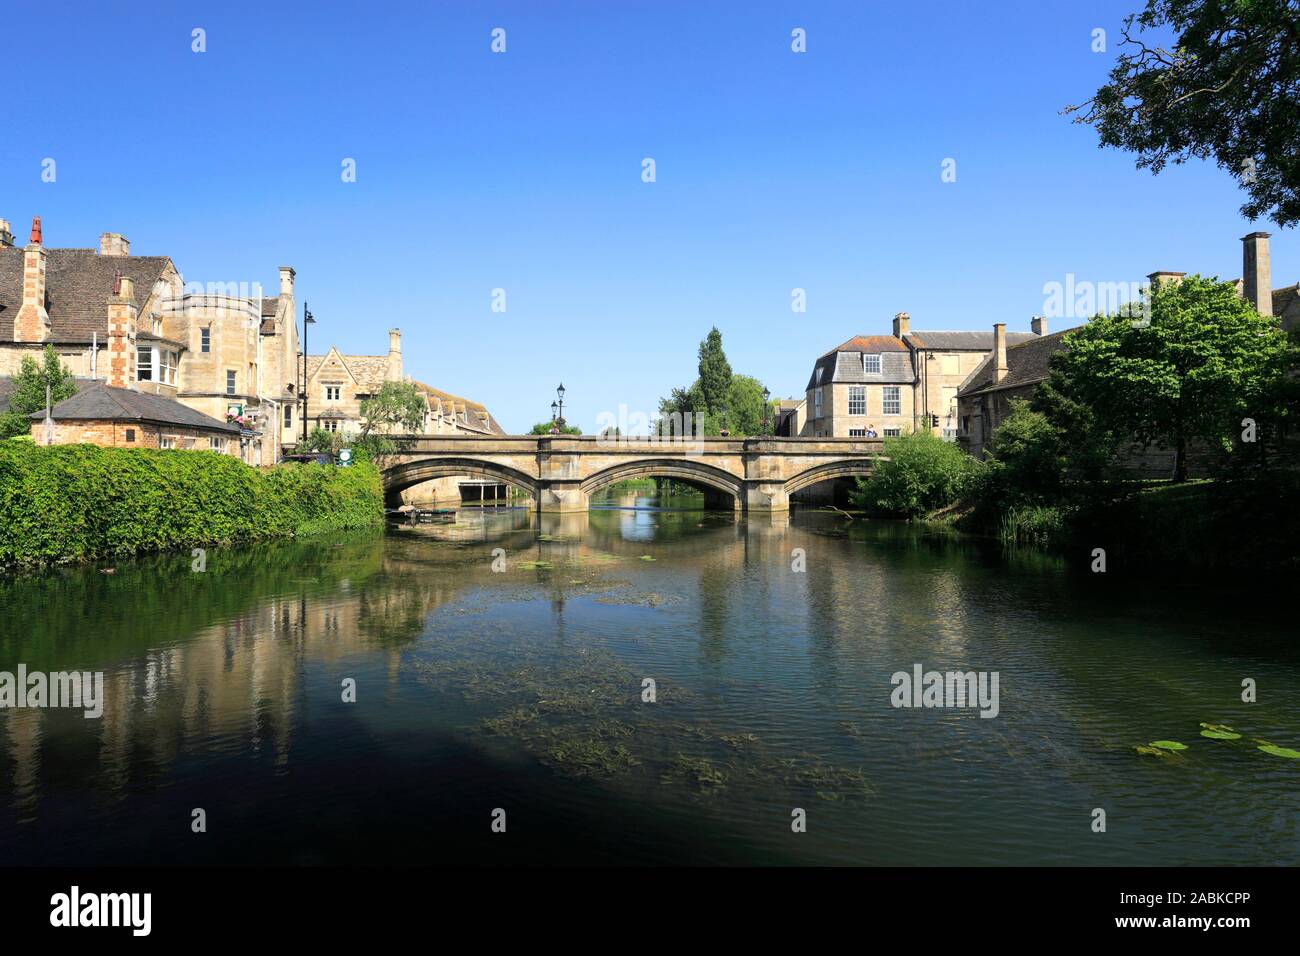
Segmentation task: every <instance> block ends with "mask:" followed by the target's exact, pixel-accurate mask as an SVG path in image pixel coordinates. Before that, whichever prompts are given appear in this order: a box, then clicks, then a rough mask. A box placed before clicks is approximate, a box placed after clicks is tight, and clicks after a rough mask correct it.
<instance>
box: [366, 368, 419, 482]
mask: <svg viewBox="0 0 1300 956" xmlns="http://www.w3.org/2000/svg"><path fill="white" fill-rule="evenodd" d="M428 410H429V403H428V400H427V399H426V398H425V396H424V393H423V392H422V391H420V389H419V388H418V387H417V386H415V385H414V384H412V383H411V382H385V383H384V384H383V385H382V386H380V388H379V392H378V393H377V394H375V395H374V396H372V397H371V398H366V399H362V401H361V431H360V433H359V434H358V435H357V437H356V439H354V440H353V442H352V445H353V447H354V448H357V449H359V450H360V451H362V452H363V453H364V454H365V455H366V456H367V457H369V458H370V460H371V461H375V462H382V461H383V459H384V458H385V457H387V456H389V455H395V454H398V453H399V452H401V451H403V450H404V449H405V448H407V447H408V446H409V445H410V444H411V440H410V439H409V438H398V437H394V436H398V435H412V434H418V433H419V432H420V431H421V430H422V429H423V428H424V419H425V415H426V414H427V413H428Z"/></svg>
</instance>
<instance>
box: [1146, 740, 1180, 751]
mask: <svg viewBox="0 0 1300 956" xmlns="http://www.w3.org/2000/svg"><path fill="white" fill-rule="evenodd" d="M1151 746H1152V747H1159V748H1160V749H1161V750H1186V749H1187V744H1180V743H1179V742H1178V741H1176V740H1153V741H1151Z"/></svg>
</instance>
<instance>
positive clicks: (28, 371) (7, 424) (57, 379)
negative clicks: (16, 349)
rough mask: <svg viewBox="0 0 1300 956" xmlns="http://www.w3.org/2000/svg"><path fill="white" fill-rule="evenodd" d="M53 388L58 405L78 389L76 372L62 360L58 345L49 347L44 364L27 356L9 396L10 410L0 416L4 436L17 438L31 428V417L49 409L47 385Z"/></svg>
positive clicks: (52, 395)
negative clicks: (56, 348)
mask: <svg viewBox="0 0 1300 956" xmlns="http://www.w3.org/2000/svg"><path fill="white" fill-rule="evenodd" d="M47 385H48V386H49V388H50V404H51V405H54V404H57V403H59V402H61V401H63V400H64V399H65V398H70V397H71V396H73V395H75V394H76V392H77V383H76V381H75V380H74V378H73V376H72V373H71V372H69V371H68V369H67V368H66V367H65V366H64V365H63V363H62V362H60V361H59V357H58V356H57V355H56V354H55V353H54V346H52V345H47V346H45V354H44V355H43V356H42V359H41V362H40V364H37V362H36V360H35V359H32V358H30V357H28V356H23V361H22V364H21V365H20V366H19V369H18V374H17V375H15V376H14V390H13V394H12V396H11V397H10V399H9V410H8V411H7V412H5V413H4V414H3V415H0V438H13V437H14V436H16V435H26V434H29V433H30V431H31V424H32V423H31V419H29V418H28V417H27V416H28V415H30V414H32V413H33V412H39V411H41V410H42V409H43V408H45V387H46V386H47Z"/></svg>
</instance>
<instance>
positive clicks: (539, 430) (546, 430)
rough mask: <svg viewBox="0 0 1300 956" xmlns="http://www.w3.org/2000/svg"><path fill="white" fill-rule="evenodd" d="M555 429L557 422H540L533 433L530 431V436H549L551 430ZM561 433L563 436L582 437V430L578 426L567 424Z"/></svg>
mask: <svg viewBox="0 0 1300 956" xmlns="http://www.w3.org/2000/svg"><path fill="white" fill-rule="evenodd" d="M554 427H556V426H555V422H538V423H537V424H536V425H534V426H533V428H532V431H530V432H529V433H528V434H530V435H549V434H550V433H551V429H552V428H554ZM559 433H560V434H561V435H581V434H582V429H581V428H579V427H578V426H577V425H569V424H565V426H564V427H563V428H560V429H559Z"/></svg>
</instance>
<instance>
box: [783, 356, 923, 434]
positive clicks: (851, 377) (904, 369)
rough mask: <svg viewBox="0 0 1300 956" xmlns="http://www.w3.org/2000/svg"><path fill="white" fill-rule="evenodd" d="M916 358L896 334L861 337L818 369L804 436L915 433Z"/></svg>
mask: <svg viewBox="0 0 1300 956" xmlns="http://www.w3.org/2000/svg"><path fill="white" fill-rule="evenodd" d="M915 382H916V377H915V375H914V374H913V372H912V360H911V353H910V352H909V351H908V348H907V345H905V344H904V343H903V341H902V339H900V338H898V337H897V336H893V335H855V336H854V337H853V338H851V339H849V340H848V341H847V342H844V343H843V344H841V345H838V346H836V347H835V348H833V349H831V350H830V351H829V352H827V353H826V354H825V355H823V356H822V357H821V358H819V359H818V360H817V361H816V362H815V363H814V364H813V370H812V375H811V376H810V377H809V379H808V385H807V387H806V388H805V392H806V395H807V397H806V399H805V401H806V405H805V409H806V416H805V420H804V425H803V429H802V431H801V432H800V434H801V435H803V436H806V437H812V438H846V437H863V436H867V435H868V433H869V432H870V431H875V432H876V434H878V435H880V436H882V437H884V436H889V435H901V434H903V433H904V432H908V431H911V430H912V416H913V405H912V400H913V391H914V389H913V386H914V384H915Z"/></svg>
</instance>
